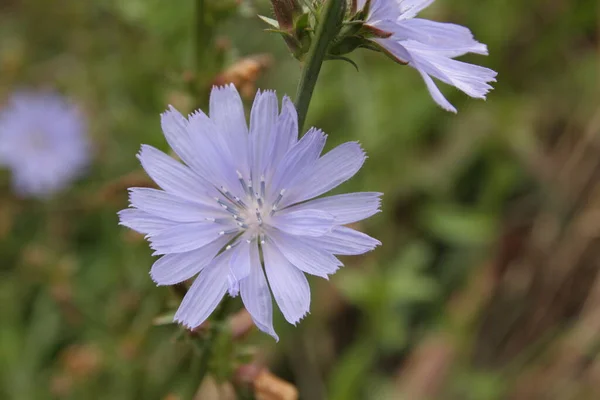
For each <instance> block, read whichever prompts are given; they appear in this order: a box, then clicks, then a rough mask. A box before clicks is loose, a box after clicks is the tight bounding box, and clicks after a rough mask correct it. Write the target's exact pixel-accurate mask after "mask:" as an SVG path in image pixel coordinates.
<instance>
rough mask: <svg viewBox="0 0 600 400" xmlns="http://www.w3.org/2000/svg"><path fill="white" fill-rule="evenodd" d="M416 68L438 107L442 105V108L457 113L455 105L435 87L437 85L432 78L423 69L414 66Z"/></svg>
mask: <svg viewBox="0 0 600 400" xmlns="http://www.w3.org/2000/svg"><path fill="white" fill-rule="evenodd" d="M416 70H417V71H419V74H421V77H422V78H423V81H425V85H427V90H428V91H429V94H430V95H431V97H432V98H433V100H435V102H436V103H437V104H438V105H439V106H440V107H442V108H443V109H444V110H446V111H450V112H453V113H455V114H456V113H457V110H456V107H454V106H453V105H452V104H451V103H450V102H449V101H448V99H446V97H445V96H444V95H443V94H442V92H441V91H440V89H439V88H438V87H437V85H436V84H435V82H434V81H433V79H431V77H430V76H429V75H427V73H425V72H424V71H422V70H420V69H418V68H416Z"/></svg>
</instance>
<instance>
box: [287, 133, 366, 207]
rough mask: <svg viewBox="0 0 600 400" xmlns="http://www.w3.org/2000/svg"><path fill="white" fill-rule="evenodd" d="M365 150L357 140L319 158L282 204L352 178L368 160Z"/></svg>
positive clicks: (291, 202) (310, 197) (288, 192)
mask: <svg viewBox="0 0 600 400" xmlns="http://www.w3.org/2000/svg"><path fill="white" fill-rule="evenodd" d="M366 158H367V157H366V156H365V152H364V151H363V149H362V148H361V147H360V145H359V144H358V143H356V142H348V143H344V144H341V145H339V146H338V147H336V148H335V149H333V150H331V151H330V152H329V153H327V154H325V155H324V156H323V157H321V158H319V159H318V160H317V162H316V163H314V165H313V166H312V168H310V169H307V173H306V174H305V175H304V176H303V179H302V180H300V181H299V182H297V183H296V186H293V187H292V189H291V190H289V191H287V192H286V194H285V196H284V200H283V201H282V204H281V206H282V207H285V206H287V205H289V204H294V203H298V202H301V201H304V200H308V199H312V198H313V197H316V196H319V195H321V194H323V193H325V192H327V191H329V190H331V189H333V188H335V187H336V186H338V185H340V184H341V183H343V182H345V181H347V180H348V179H350V178H352V177H353V176H354V174H356V173H357V172H358V170H359V169H360V168H361V167H362V165H363V163H364V162H365V160H366Z"/></svg>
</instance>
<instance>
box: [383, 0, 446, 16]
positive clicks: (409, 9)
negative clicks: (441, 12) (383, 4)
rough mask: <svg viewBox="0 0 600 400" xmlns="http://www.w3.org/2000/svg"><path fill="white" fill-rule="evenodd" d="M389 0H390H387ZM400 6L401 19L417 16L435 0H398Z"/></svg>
mask: <svg viewBox="0 0 600 400" xmlns="http://www.w3.org/2000/svg"><path fill="white" fill-rule="evenodd" d="M387 1H389V0H387ZM396 1H397V2H398V4H399V6H400V13H401V15H400V19H409V18H413V17H414V16H416V15H417V14H418V13H420V12H421V11H422V10H424V9H425V8H427V7H429V6H430V5H431V4H432V3H433V2H434V1H435V0H396Z"/></svg>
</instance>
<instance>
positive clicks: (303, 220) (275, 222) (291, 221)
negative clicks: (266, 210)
mask: <svg viewBox="0 0 600 400" xmlns="http://www.w3.org/2000/svg"><path fill="white" fill-rule="evenodd" d="M271 225H272V226H273V227H275V228H277V229H279V230H281V231H283V232H287V233H289V234H292V235H301V236H321V235H324V234H326V233H327V232H330V231H331V229H332V228H333V226H334V225H335V219H334V218H333V215H331V214H329V213H327V212H325V211H321V210H301V211H291V212H290V211H287V210H282V211H280V212H278V213H277V214H275V215H273V216H272V217H271Z"/></svg>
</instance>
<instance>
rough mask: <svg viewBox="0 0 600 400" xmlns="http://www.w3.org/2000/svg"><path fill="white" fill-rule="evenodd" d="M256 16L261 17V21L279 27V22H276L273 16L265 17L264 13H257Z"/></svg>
mask: <svg viewBox="0 0 600 400" xmlns="http://www.w3.org/2000/svg"><path fill="white" fill-rule="evenodd" d="M258 18H260V19H262V20H263V22H266V23H267V24H269V25H270V26H272V27H273V28H275V29H279V22H277V20H275V19H273V18H269V17H265V16H264V15H259V16H258Z"/></svg>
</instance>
